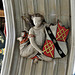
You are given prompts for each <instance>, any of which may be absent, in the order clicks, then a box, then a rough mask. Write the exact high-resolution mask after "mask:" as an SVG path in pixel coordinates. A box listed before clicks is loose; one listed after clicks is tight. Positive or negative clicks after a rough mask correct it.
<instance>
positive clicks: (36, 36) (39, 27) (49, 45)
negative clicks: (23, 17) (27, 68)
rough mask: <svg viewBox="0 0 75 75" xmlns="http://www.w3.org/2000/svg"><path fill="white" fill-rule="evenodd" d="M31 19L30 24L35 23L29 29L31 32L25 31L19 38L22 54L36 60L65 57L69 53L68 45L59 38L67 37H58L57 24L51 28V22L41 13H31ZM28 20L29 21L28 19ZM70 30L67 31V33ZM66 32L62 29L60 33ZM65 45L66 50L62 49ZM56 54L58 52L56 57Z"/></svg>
mask: <svg viewBox="0 0 75 75" xmlns="http://www.w3.org/2000/svg"><path fill="white" fill-rule="evenodd" d="M30 19H31V20H32V21H31V22H32V23H30V24H34V25H32V26H33V27H31V28H30V29H29V33H27V32H26V31H23V32H22V33H21V37H19V38H18V40H19V41H20V43H21V44H20V55H21V56H23V57H28V58H31V59H34V62H37V61H38V60H45V61H52V58H58V57H59V58H63V57H64V56H65V55H66V54H67V46H66V43H65V42H63V43H61V42H58V40H59V39H61V40H64V39H65V38H64V39H63V37H59V38H58V39H57V38H56V37H57V36H56V35H57V32H56V30H57V25H55V26H51V29H50V24H47V23H46V22H45V20H44V17H43V16H42V15H41V14H39V13H36V14H33V15H31V16H30ZM27 22H29V20H28V19H27ZM62 29H63V31H64V29H65V28H63V27H62ZM51 30H52V31H53V32H52V31H51ZM65 30H66V29H65ZM68 31H69V30H67V31H66V32H67V35H68ZM66 32H65V33H64V34H63V33H62V31H61V32H60V33H61V35H62V36H64V35H66ZM67 35H66V37H67ZM23 38H24V39H23ZM56 39H57V40H56ZM61 40H60V41H61ZM59 44H60V45H59ZM63 47H64V50H62V48H63ZM54 50H55V52H54ZM54 54H56V55H55V57H54Z"/></svg>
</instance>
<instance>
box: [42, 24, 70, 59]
mask: <svg viewBox="0 0 75 75" xmlns="http://www.w3.org/2000/svg"><path fill="white" fill-rule="evenodd" d="M54 28H55V29H54ZM50 29H51V31H52V32H53V35H54V36H55V38H56V41H57V42H58V44H59V46H60V48H61V49H62V50H63V52H64V54H65V55H66V54H67V46H66V43H65V41H66V38H67V35H68V33H69V29H66V28H65V27H62V26H60V24H59V23H58V26H52V27H50ZM46 36H47V40H46V41H45V43H44V46H43V49H42V50H43V53H44V55H46V56H48V57H51V58H61V56H60V55H59V53H58V52H57V50H56V48H55V45H54V43H53V42H52V40H51V38H50V37H49V36H48V33H47V31H46Z"/></svg>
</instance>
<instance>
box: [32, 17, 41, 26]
mask: <svg viewBox="0 0 75 75" xmlns="http://www.w3.org/2000/svg"><path fill="white" fill-rule="evenodd" d="M32 20H33V23H34V25H35V26H36V27H39V26H40V25H41V23H42V20H41V17H32Z"/></svg>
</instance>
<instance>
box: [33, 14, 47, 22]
mask: <svg viewBox="0 0 75 75" xmlns="http://www.w3.org/2000/svg"><path fill="white" fill-rule="evenodd" d="M32 17H41V21H42V23H45V22H46V21H45V19H44V17H43V15H41V14H39V13H35V14H33V15H32Z"/></svg>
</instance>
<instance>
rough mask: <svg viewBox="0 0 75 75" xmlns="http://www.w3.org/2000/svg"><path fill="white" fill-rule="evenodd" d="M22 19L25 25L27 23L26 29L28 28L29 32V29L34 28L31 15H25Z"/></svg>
mask: <svg viewBox="0 0 75 75" xmlns="http://www.w3.org/2000/svg"><path fill="white" fill-rule="evenodd" d="M22 19H23V20H24V21H25V23H26V26H25V27H27V29H28V31H29V29H30V28H31V27H33V26H34V24H33V21H32V19H31V15H30V14H25V15H24V16H22Z"/></svg>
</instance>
